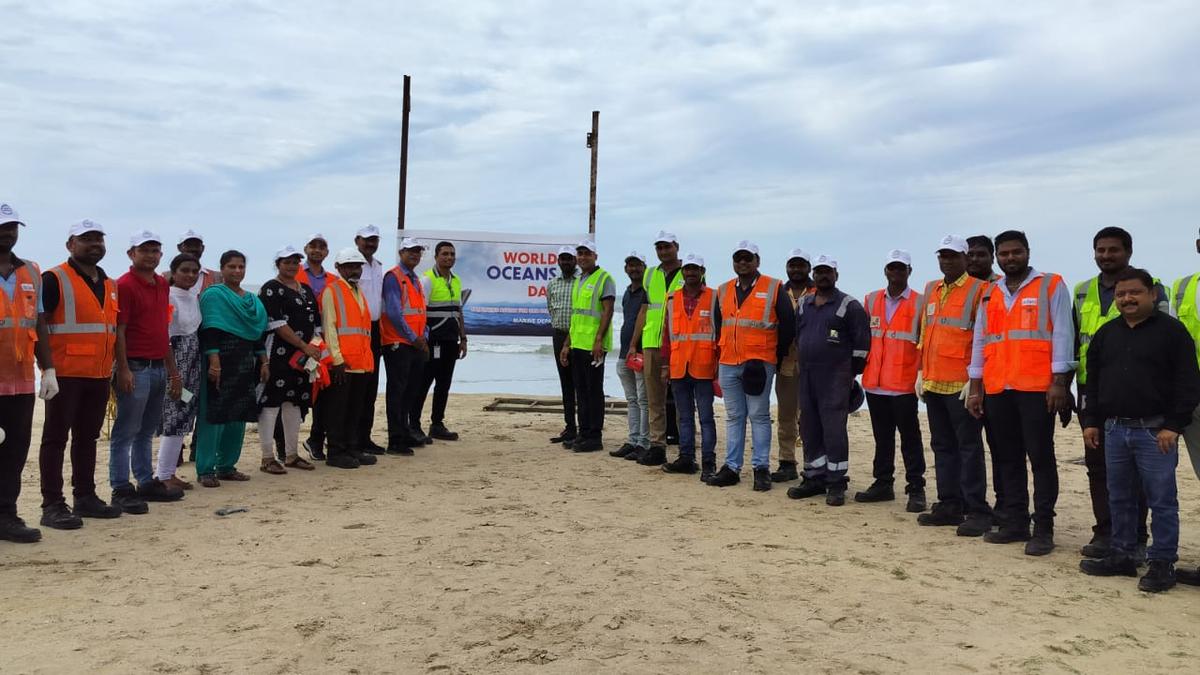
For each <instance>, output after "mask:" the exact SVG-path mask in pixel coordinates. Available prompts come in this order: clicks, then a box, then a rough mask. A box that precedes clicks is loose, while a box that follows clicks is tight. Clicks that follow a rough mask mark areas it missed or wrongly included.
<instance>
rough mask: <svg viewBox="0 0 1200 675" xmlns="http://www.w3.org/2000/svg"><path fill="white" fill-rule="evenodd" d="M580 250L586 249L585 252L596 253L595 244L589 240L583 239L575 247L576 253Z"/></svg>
mask: <svg viewBox="0 0 1200 675" xmlns="http://www.w3.org/2000/svg"><path fill="white" fill-rule="evenodd" d="M581 248H586V249H587V250H589V251H591V252H592V253H595V252H596V242H594V241H592V240H591V239H584V240H583V241H581V242H579V243H578V244H576V245H575V250H576V251H578V250H579V249H581Z"/></svg>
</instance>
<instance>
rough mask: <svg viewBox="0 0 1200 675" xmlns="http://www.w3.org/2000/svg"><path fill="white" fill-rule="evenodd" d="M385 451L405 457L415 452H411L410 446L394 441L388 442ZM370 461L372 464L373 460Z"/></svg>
mask: <svg viewBox="0 0 1200 675" xmlns="http://www.w3.org/2000/svg"><path fill="white" fill-rule="evenodd" d="M385 452H387V454H389V455H404V456H406V457H411V456H412V455H414V454H416V453H414V452H413V449H412V448H410V447H408V446H407V445H400V444H398V443H395V444H393V443H389V444H388V446H387V450H386V451H385ZM351 454H352V455H353V453H351ZM354 456H355V457H356V458H357V459H362V458H361V457H358V456H357V455H354ZM371 463H372V464H374V463H375V462H371Z"/></svg>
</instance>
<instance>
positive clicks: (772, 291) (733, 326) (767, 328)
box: [718, 274, 779, 366]
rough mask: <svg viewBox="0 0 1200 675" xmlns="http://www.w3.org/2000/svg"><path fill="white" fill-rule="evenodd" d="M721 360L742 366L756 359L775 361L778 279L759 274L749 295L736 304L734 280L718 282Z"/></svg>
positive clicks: (777, 323) (735, 284) (728, 363)
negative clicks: (739, 303) (719, 286)
mask: <svg viewBox="0 0 1200 675" xmlns="http://www.w3.org/2000/svg"><path fill="white" fill-rule="evenodd" d="M718 295H719V296H720V298H721V363H723V364H725V365H727V366H737V365H741V364H743V363H745V362H747V361H750V360H753V359H758V360H760V361H766V362H767V363H775V360H776V358H777V357H776V355H775V348H776V346H777V345H778V344H779V332H778V327H779V317H778V316H777V315H776V313H775V301H776V300H778V299H779V280H778V279H772V278H771V277H768V276H766V275H765V274H764V275H761V276H759V277H758V281H755V282H754V288H752V289H750V295H748V296H746V300H745V301H744V302H742V305H741V307H739V306H738V304H737V279H731V280H730V281H726V282H725V283H723V284H721V288H720V291H719V292H718Z"/></svg>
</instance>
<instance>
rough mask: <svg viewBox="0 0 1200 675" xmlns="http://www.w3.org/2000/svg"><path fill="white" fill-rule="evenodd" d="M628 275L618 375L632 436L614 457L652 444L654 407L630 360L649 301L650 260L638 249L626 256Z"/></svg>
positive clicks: (623, 298) (626, 273) (615, 451)
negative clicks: (636, 331) (640, 318)
mask: <svg viewBox="0 0 1200 675" xmlns="http://www.w3.org/2000/svg"><path fill="white" fill-rule="evenodd" d="M625 276H627V277H629V285H628V286H626V287H625V293H624V294H622V295H621V312H622V316H623V319H622V321H621V335H620V340H621V351H620V352H619V353H618V354H617V377H618V379H620V380H621V388H622V389H623V390H624V391H625V403H626V408H627V410H626V418H625V421H626V423H627V424H628V426H629V436H628V437H627V438H626V439H625V443H624V444H622V445H621V447H619V448H617V449H616V450H613V451H612V452H610V453H608V454H610V455H612V456H613V457H628V456H629V455H632V454H637V453H641V452H643V451H645V449H646V448H648V447H650V410H649V409H648V408H647V405H646V379H645V372H644V371H639V370H634V369H633V368H630V367H629V364H628V363H626V361H627V360H628V357H629V354H630V350H629V346H630V345H631V344H632V343H633V330H634V328H636V327H637V318H638V314H640V313H641V311H642V305H643V304H644V303H645V298H646V288H645V287H644V286H642V281H643V279H644V278H645V276H646V260H645V258H644V257H642V256H640V255H638V253H637V251H633V252H630V254H629V255H627V256H625Z"/></svg>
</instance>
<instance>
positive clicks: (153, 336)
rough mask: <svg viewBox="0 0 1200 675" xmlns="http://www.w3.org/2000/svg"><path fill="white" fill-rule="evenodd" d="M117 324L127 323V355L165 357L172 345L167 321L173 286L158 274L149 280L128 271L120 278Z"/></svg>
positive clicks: (169, 319)
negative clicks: (152, 279)
mask: <svg viewBox="0 0 1200 675" xmlns="http://www.w3.org/2000/svg"><path fill="white" fill-rule="evenodd" d="M117 307H118V308H119V311H118V313H117V325H119V326H125V357H126V358H129V359H165V358H167V350H168V349H170V348H171V340H170V338H169V337H167V325H168V324H170V323H171V313H170V312H171V310H170V307H171V301H170V289H169V288H168V287H167V280H166V279H165V278H163V277H162V276H160V275H158V274H155V275H154V283H150V282H148V281H146V280H144V279H142V278H141V277H139V276H137V275H136V274H134V273H133V269H132V268H130V270H129V271H128V272H126V273H125V274H122V275H121V278H119V279H117Z"/></svg>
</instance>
